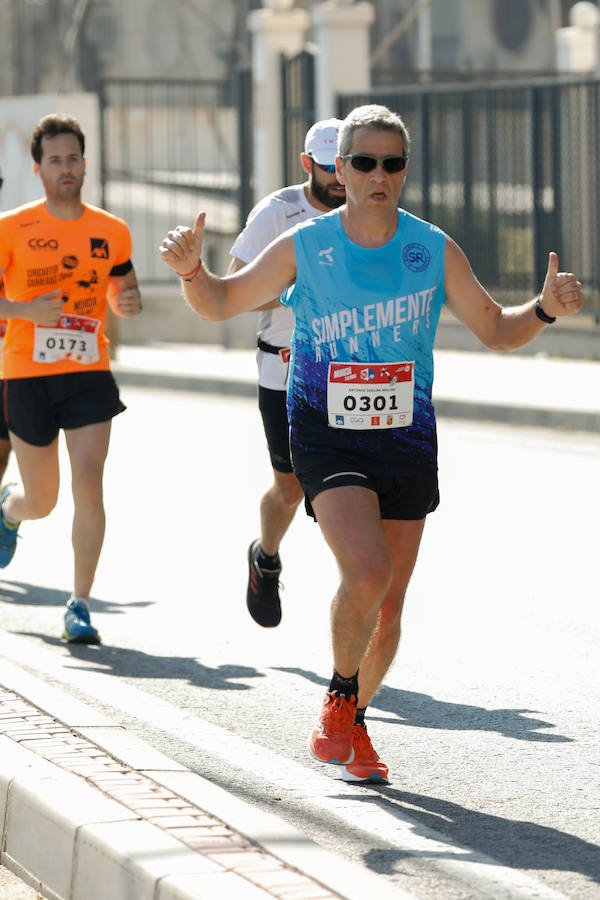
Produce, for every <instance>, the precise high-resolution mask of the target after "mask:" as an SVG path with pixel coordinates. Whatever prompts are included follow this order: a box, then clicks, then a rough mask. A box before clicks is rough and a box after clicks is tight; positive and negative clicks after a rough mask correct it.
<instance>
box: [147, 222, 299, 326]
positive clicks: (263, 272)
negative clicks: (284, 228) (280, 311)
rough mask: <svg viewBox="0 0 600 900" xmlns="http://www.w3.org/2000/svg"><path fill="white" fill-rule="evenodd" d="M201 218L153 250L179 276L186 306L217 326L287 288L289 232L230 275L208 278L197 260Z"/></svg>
mask: <svg viewBox="0 0 600 900" xmlns="http://www.w3.org/2000/svg"><path fill="white" fill-rule="evenodd" d="M204 220H205V213H199V214H198V216H196V221H195V223H194V228H193V229H192V228H188V227H186V226H184V225H179V226H178V227H177V228H175V229H174V230H173V231H170V232H169V233H168V235H167V237H166V238H165V239H164V240H163V242H162V244H161V245H160V247H159V251H158V252H159V254H160V256H161V258H162V260H163V261H164V262H165V263H166V264H167V265H168V266H170V267H171V268H172V269H173V270H174V271H175V272H177V274H178V275H180V277H181V279H182V287H183V295H184V297H185V299H186V301H187V303H188V304H189V306H191V307H192V309H193V310H194V311H195V312H197V313H198V315H199V316H201V317H202V318H203V319H208V320H209V321H214V322H220V321H223V320H225V319H231V318H232V317H233V316H237V315H239V314H240V313H243V312H248V311H250V310H252V309H258V308H259V307H260V306H262V305H264V304H265V303H271V302H272V299H273V297H278V296H280V294H281V293H282V291H284V290H285V289H286V288H287V287H289V285H290V284H292V282H293V281H294V279H295V277H296V257H295V253H294V239H293V237H292V236H291V235H289V234H285V235H283V236H282V237H279V238H277V239H276V240H275V241H273V243H271V244H269V246H268V247H266V248H265V250H263V251H262V253H260V254H259V255H258V256H257V257H256V259H254V260H252V262H251V263H248V265H247V266H244V268H243V269H242V270H241V271H239V272H236V273H235V274H234V275H227V276H226V277H225V278H219V277H218V276H217V275H213V273H212V272H209V271H208V270H207V269H206V267H205V266H204V264H203V263H202V259H201V255H202V238H203V232H204ZM184 276H187V277H188V278H189V280H187V279H186V277H184Z"/></svg>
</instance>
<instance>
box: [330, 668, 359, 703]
mask: <svg viewBox="0 0 600 900" xmlns="http://www.w3.org/2000/svg"><path fill="white" fill-rule="evenodd" d="M333 691H337V692H338V694H343V695H344V697H345V698H346V700H349V699H350V697H351V696H352V695H354V698H355V699H356V698H357V697H358V671H357V672H356V673H355V674H354V675H353V676H352V677H351V678H342V676H341V675H340V674H339V672H336V671H335V669H334V670H333V678H332V679H331V682H330V684H329V693H332V692H333Z"/></svg>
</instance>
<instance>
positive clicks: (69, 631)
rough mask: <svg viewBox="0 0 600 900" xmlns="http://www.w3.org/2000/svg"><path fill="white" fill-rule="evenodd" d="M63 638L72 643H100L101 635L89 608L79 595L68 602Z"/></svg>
mask: <svg viewBox="0 0 600 900" xmlns="http://www.w3.org/2000/svg"><path fill="white" fill-rule="evenodd" d="M63 638H64V639H65V641H68V642H69V643H70V644H99V643H100V635H99V634H98V631H97V629H96V628H94V626H93V625H92V623H91V622H90V613H89V610H88V608H87V606H86V605H85V603H82V602H81V600H78V599H77V597H73V599H72V600H69V602H68V603H67V609H66V611H65V630H64V631H63Z"/></svg>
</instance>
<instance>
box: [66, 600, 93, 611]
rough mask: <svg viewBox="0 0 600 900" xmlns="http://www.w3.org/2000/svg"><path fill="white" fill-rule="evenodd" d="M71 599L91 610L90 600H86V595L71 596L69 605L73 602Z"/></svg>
mask: <svg viewBox="0 0 600 900" xmlns="http://www.w3.org/2000/svg"><path fill="white" fill-rule="evenodd" d="M71 601H74V602H75V603H81V605H82V606H85V608H86V609H87V611H88V612H89V611H90V604H89V600H86V599H85V597H69V602H68V603H67V606H68V605H69V603H71Z"/></svg>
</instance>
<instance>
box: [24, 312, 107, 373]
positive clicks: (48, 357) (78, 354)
mask: <svg viewBox="0 0 600 900" xmlns="http://www.w3.org/2000/svg"><path fill="white" fill-rule="evenodd" d="M99 329H100V321H99V319H92V318H90V317H89V316H69V315H62V316H61V317H60V319H59V320H58V324H57V325H53V326H47V325H36V326H35V339H34V344H33V359H34V361H35V362H39V363H53V362H58V361H59V360H64V359H68V360H71V362H76V363H80V364H81V365H89V364H90V363H95V362H98V359H99V358H100V357H99V353H98V331H99Z"/></svg>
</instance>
